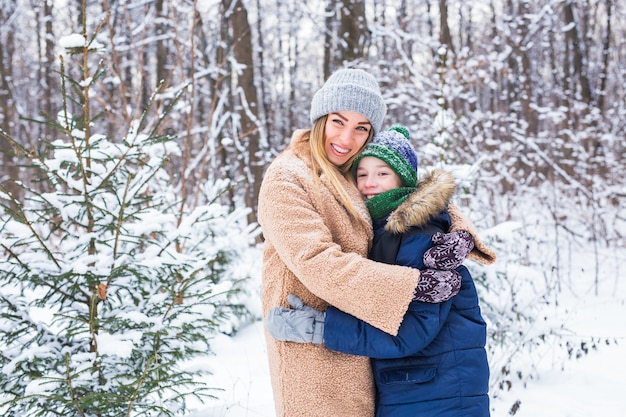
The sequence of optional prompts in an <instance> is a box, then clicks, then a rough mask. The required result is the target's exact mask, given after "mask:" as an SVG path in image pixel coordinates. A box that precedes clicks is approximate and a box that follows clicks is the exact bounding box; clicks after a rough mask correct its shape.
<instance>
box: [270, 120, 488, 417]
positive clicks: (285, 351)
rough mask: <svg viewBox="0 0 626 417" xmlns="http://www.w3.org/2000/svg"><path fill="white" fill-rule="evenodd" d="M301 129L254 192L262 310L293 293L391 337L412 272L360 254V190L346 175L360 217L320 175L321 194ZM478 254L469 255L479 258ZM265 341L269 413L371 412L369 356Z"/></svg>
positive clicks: (415, 276) (367, 222)
mask: <svg viewBox="0 0 626 417" xmlns="http://www.w3.org/2000/svg"><path fill="white" fill-rule="evenodd" d="M303 133H304V132H303V131H297V132H295V133H294V137H293V138H292V143H291V145H290V147H289V148H288V149H287V150H285V151H284V152H283V153H281V154H280V155H279V156H278V157H277V158H276V159H275V161H274V162H272V164H271V165H270V167H269V168H268V170H267V172H266V174H265V177H264V180H263V183H262V185H261V190H260V194H259V205H258V219H259V223H260V225H261V227H262V230H263V236H264V239H265V243H264V254H263V282H262V304H263V315H264V316H265V315H266V314H267V311H268V310H269V309H270V308H272V307H274V306H278V305H283V306H288V303H287V295H288V294H290V293H293V294H296V295H297V296H298V297H300V298H301V299H302V300H303V301H304V302H305V303H306V304H307V305H310V306H312V307H314V308H316V309H319V310H325V308H326V307H327V306H328V305H334V306H336V307H337V308H339V309H341V310H343V311H345V312H348V313H350V314H352V315H354V316H356V317H358V318H359V319H361V320H364V321H366V322H368V323H370V324H372V325H373V326H376V327H378V328H380V329H381V330H384V331H386V332H387V333H390V334H396V333H397V331H398V328H399V326H400V323H401V321H402V318H403V316H404V314H405V312H406V309H407V307H408V304H409V302H410V301H411V298H412V296H413V290H414V289H415V287H416V285H417V282H418V281H419V271H418V270H415V269H412V268H407V267H402V266H396V265H386V264H381V263H376V262H373V261H371V260H368V259H367V253H368V250H369V248H370V243H371V240H372V237H373V236H372V234H373V232H372V226H371V219H370V216H369V213H368V212H367V209H366V207H365V204H364V202H363V201H362V199H361V196H360V194H359V192H358V190H357V189H356V187H354V186H353V185H352V184H351V183H350V182H349V181H347V180H346V181H345V184H344V186H345V188H346V190H347V191H348V194H349V195H350V197H351V198H352V201H353V203H354V205H355V207H356V208H357V210H358V211H359V213H360V215H361V217H360V218H359V219H352V218H351V217H350V216H349V214H348V212H347V211H346V210H345V208H344V207H343V205H341V204H340V203H339V200H338V197H337V195H335V194H334V192H333V191H332V187H330V184H329V183H328V179H327V178H325V177H324V176H322V177H321V178H320V182H319V184H320V187H321V193H317V192H316V183H315V182H314V180H313V178H312V177H311V169H310V152H309V146H308V142H304V143H303V142H299V143H297V142H298V141H297V140H296V139H297V138H299V137H300V136H301V135H302V134H303ZM316 196H320V197H319V198H318V197H316ZM450 214H451V216H452V218H453V222H455V223H454V226H453V227H456V228H461V229H471V225H470V224H469V223H468V221H467V220H466V219H465V218H464V217H463V216H461V215H460V213H458V210H457V209H455V208H452V209H451V210H450ZM476 239H477V237H476ZM477 241H478V239H477ZM477 247H478V245H477ZM478 252H479V251H478V250H477V253H476V254H474V255H473V256H474V257H475V258H477V259H480V258H481V257H484V256H482V255H481V254H479V253H478ZM487 257H488V256H487ZM487 257H485V259H487ZM266 342H267V353H268V360H269V368H270V377H271V381H272V388H273V393H274V401H275V404H276V416H277V417H308V416H311V417H313V416H325V417H335V416H336V417H373V416H374V384H373V379H372V373H371V369H370V364H369V359H368V358H366V357H359V356H351V355H345V354H342V353H337V352H332V351H329V350H327V349H325V348H324V347H323V345H321V346H315V345H313V344H301V343H290V342H277V341H275V340H274V339H272V337H271V336H270V335H269V334H267V333H266Z"/></svg>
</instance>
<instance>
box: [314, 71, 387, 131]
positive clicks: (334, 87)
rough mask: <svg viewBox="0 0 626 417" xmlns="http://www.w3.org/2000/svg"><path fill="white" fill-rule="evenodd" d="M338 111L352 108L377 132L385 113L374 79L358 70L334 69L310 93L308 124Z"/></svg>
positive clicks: (385, 109)
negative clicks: (316, 88) (365, 118)
mask: <svg viewBox="0 0 626 417" xmlns="http://www.w3.org/2000/svg"><path fill="white" fill-rule="evenodd" d="M339 111H353V112H355V113H359V114H362V115H363V116H365V117H367V119H368V120H369V122H370V123H371V124H372V128H373V129H374V133H376V132H379V131H380V128H381V126H382V124H383V119H384V118H385V114H386V113H387V105H386V104H385V102H384V100H383V96H382V95H381V94H380V88H379V87H378V82H377V81H376V79H375V78H374V77H373V76H372V75H371V74H368V73H367V72H365V71H363V70H360V69H345V68H344V69H340V70H338V71H336V72H334V73H333V74H332V75H331V76H330V77H329V78H328V80H326V83H324V85H323V86H322V88H320V89H319V90H318V91H317V92H316V93H315V95H314V96H313V101H312V102H311V123H313V122H315V121H316V120H317V119H319V118H320V117H322V116H324V115H327V114H330V113H334V112H339Z"/></svg>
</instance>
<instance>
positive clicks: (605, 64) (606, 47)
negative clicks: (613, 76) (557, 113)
mask: <svg viewBox="0 0 626 417" xmlns="http://www.w3.org/2000/svg"><path fill="white" fill-rule="evenodd" d="M612 14H613V0H606V36H605V37H604V42H603V44H602V69H601V70H600V87H599V88H598V109H600V111H604V110H605V108H604V97H605V96H606V80H607V76H608V75H607V74H608V71H609V52H610V48H611V16H612Z"/></svg>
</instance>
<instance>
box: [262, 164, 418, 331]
mask: <svg viewBox="0 0 626 417" xmlns="http://www.w3.org/2000/svg"><path fill="white" fill-rule="evenodd" d="M301 170H302V167H287V168H285V167H282V169H272V167H270V169H268V171H267V172H266V175H265V178H264V180H263V183H262V185H261V191H260V193H259V206H258V219H259V223H260V224H261V227H262V230H263V235H264V238H265V241H266V244H267V242H271V244H272V245H273V247H274V250H275V252H276V256H278V257H279V258H280V260H281V261H282V263H284V265H285V267H286V268H287V269H288V270H289V271H290V273H292V274H293V275H295V277H296V278H297V279H298V280H299V281H300V282H301V283H302V284H303V285H304V286H305V287H306V288H307V289H308V290H309V291H310V292H311V293H313V294H314V295H315V296H317V297H319V298H321V299H322V300H324V301H325V302H326V303H328V304H330V305H334V306H336V307H337V308H339V309H341V310H343V311H346V312H348V313H350V314H352V315H354V316H356V317H358V318H359V319H361V320H364V321H365V322H367V323H370V324H371V325H373V326H375V327H377V328H379V329H381V330H383V331H385V332H387V333H390V334H396V333H397V331H398V328H399V327H400V323H401V322H402V318H403V317H404V314H405V312H406V310H407V308H408V305H409V303H410V302H411V299H412V297H413V291H414V289H415V287H416V286H417V283H418V281H419V271H417V270H414V269H412V268H408V267H401V266H395V265H387V264H383V263H377V262H374V261H371V260H369V259H367V258H365V257H363V256H362V255H361V254H358V253H354V252H347V251H344V250H342V247H341V246H340V245H339V244H337V243H335V240H334V239H333V234H334V233H335V234H339V233H340V234H342V236H346V235H348V236H349V235H351V234H354V232H353V229H354V227H355V224H351V223H350V221H349V220H347V221H346V222H344V223H343V224H341V226H338V227H341V228H343V230H332V231H331V230H330V229H329V227H328V225H327V222H326V221H325V218H324V217H323V216H322V215H321V214H320V212H319V204H316V202H315V200H314V197H312V196H314V195H315V188H314V187H315V186H316V185H315V184H313V181H309V180H308V179H307V178H305V177H304V176H303V175H302V173H301ZM337 207H339V206H338V205H337ZM338 210H339V209H338ZM341 211H344V212H345V210H344V209H343V208H341ZM324 215H325V216H328V215H336V216H341V215H344V216H345V213H324ZM361 236H362V234H361ZM360 239H363V238H362V237H360ZM365 243H366V244H367V242H365ZM283 296H284V297H285V298H286V296H287V294H284V295H283ZM305 302H307V303H309V304H310V302H309V300H305ZM314 307H316V308H319V306H315V305H314Z"/></svg>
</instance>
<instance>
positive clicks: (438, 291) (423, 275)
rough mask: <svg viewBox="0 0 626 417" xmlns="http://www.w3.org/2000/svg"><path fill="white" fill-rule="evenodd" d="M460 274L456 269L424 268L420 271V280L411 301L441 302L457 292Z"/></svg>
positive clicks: (459, 284) (459, 286)
mask: <svg viewBox="0 0 626 417" xmlns="http://www.w3.org/2000/svg"><path fill="white" fill-rule="evenodd" d="M460 289H461V274H459V273H458V272H457V271H441V270H437V269H424V270H421V271H420V280H419V282H418V283H417V288H415V291H414V292H413V301H422V302H424V303H441V302H443V301H447V300H449V299H450V298H452V297H454V296H455V295H457V294H458V293H459V290H460Z"/></svg>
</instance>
